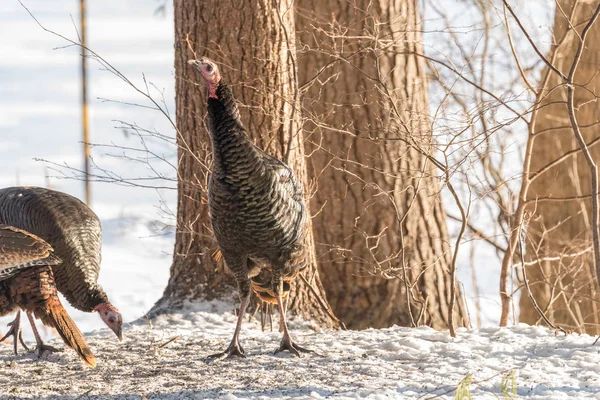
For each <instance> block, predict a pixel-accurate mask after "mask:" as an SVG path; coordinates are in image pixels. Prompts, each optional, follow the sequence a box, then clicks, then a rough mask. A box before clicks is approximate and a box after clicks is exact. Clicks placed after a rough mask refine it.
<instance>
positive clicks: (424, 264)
mask: <svg viewBox="0 0 600 400" xmlns="http://www.w3.org/2000/svg"><path fill="white" fill-rule="evenodd" d="M298 6H299V8H298V12H297V13H298V16H297V19H298V23H297V31H298V35H299V38H300V42H301V44H302V47H299V48H302V49H303V51H302V54H299V72H300V82H301V83H303V84H304V83H307V82H308V83H309V85H310V86H309V87H308V91H307V92H306V95H305V98H304V101H303V105H304V107H305V111H307V112H306V113H305V114H304V116H305V117H307V118H308V121H307V123H306V125H305V136H306V137H307V140H309V141H310V142H311V143H312V145H311V144H309V145H308V147H307V152H308V153H312V157H311V158H310V168H311V171H312V172H313V173H314V175H315V176H317V177H318V180H317V182H316V191H315V193H314V196H313V198H312V203H311V208H312V209H313V210H314V211H315V212H318V214H317V216H316V217H315V218H314V220H313V223H314V225H315V236H316V241H317V253H318V256H319V263H320V270H321V276H322V277H323V284H324V285H325V288H326V291H327V294H328V298H329V300H330V302H331V304H332V307H333V309H334V312H335V313H336V315H338V316H339V317H340V319H342V320H343V321H344V322H345V323H346V324H347V325H348V326H349V327H353V328H366V327H370V326H373V327H384V326H389V325H391V324H400V325H405V326H406V325H411V324H413V323H415V324H427V325H431V326H433V327H435V328H436V329H444V328H446V327H447V320H448V314H447V311H448V301H449V298H450V296H449V293H450V279H449V274H448V267H449V265H450V262H451V254H450V246H449V238H448V232H447V227H446V222H445V218H446V216H445V213H444V210H443V208H442V203H441V198H440V193H439V192H440V187H439V182H438V179H436V178H435V177H434V175H436V171H434V170H433V167H432V166H431V164H430V163H429V162H428V160H427V158H426V157H425V156H423V154H422V153H420V152H419V151H417V150H415V149H414V146H409V145H407V144H406V143H405V141H408V142H410V143H413V144H414V145H415V146H418V147H420V148H421V149H422V150H423V151H424V152H429V153H430V154H433V153H432V152H433V149H432V146H431V141H432V133H431V130H430V123H429V120H428V116H429V110H428V98H427V82H426V78H425V73H426V71H425V65H424V62H423V59H422V58H419V57H417V56H415V55H414V54H411V53H414V52H418V53H423V49H422V46H421V33H420V25H419V21H420V15H419V11H418V8H417V7H418V6H417V1H416V0H386V1H379V2H372V1H369V0H330V1H320V0H299V1H298ZM322 68H324V69H322ZM313 173H311V176H312V175H313ZM458 304H459V307H460V310H459V312H458V313H457V314H458V319H459V320H460V321H456V322H457V323H458V325H462V324H464V321H463V319H464V317H465V313H464V310H463V309H462V308H463V302H462V300H461V299H459V301H458ZM411 314H412V315H411ZM455 315H456V314H455Z"/></svg>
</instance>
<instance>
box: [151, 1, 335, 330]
mask: <svg viewBox="0 0 600 400" xmlns="http://www.w3.org/2000/svg"><path fill="white" fill-rule="evenodd" d="M292 4H293V1H292V0H280V1H277V2H273V1H272V0H252V1H244V2H236V1H233V0H218V1H217V0H213V1H207V0H195V1H183V0H175V1H174V9H175V78H176V107H177V110H176V112H177V127H178V130H179V134H178V138H177V139H178V140H177V142H178V145H179V166H178V174H179V175H178V178H179V185H178V189H179V193H178V210H177V221H178V222H177V225H178V227H177V228H178V229H177V235H176V243H175V252H174V257H173V265H172V267H171V278H170V280H169V284H168V286H167V288H166V289H165V293H164V296H163V298H162V299H161V300H160V301H159V303H157V305H156V306H155V309H157V308H162V307H163V306H164V305H169V306H173V305H175V306H176V305H178V304H181V302H182V301H183V300H188V299H212V298H215V297H219V296H221V295H223V294H227V293H235V286H234V285H233V279H232V278H231V277H230V275H229V274H228V273H226V272H225V271H224V266H223V265H222V263H217V262H215V261H214V260H213V259H212V258H211V253H212V252H213V251H214V250H215V249H216V243H215V241H214V239H213V235H212V232H211V229H210V221H209V215H208V207H207V198H206V187H207V181H208V176H209V167H210V155H211V148H210V141H209V137H208V133H207V131H206V126H205V114H206V93H205V91H206V88H205V87H204V86H203V85H202V84H201V83H200V82H199V77H198V75H197V73H196V72H195V71H194V70H193V69H192V68H190V66H189V65H188V64H187V61H188V60H189V59H192V58H199V57H201V56H208V57H210V58H212V59H214V60H215V61H217V62H218V63H220V69H221V74H222V76H223V79H224V80H226V81H227V82H228V83H229V84H230V86H231V87H232V89H233V92H234V95H235V96H236V99H237V100H238V101H239V102H240V103H241V104H240V111H241V119H242V122H243V123H244V125H245V127H246V128H247V131H248V134H249V135H250V137H251V139H252V140H254V141H255V143H256V144H257V145H259V146H260V147H261V148H263V149H265V150H267V151H268V152H269V153H271V154H273V155H275V156H277V157H279V158H285V157H284V156H285V155H286V154H288V153H289V156H288V160H287V161H288V164H289V165H290V166H291V167H292V168H293V169H294V171H295V174H296V176H297V177H298V178H299V179H300V180H301V181H302V182H304V183H305V184H306V182H307V175H306V162H305V157H304V144H303V143H304V139H303V134H302V130H301V126H300V123H299V122H300V112H299V109H298V107H297V104H298V95H297V80H296V66H295V64H294V63H295V51H296V49H295V32H294V22H295V21H294V9H293V7H292ZM307 252H308V255H307V259H308V260H309V268H308V271H307V272H306V273H304V274H303V276H304V278H305V279H306V281H305V280H304V279H300V278H298V279H297V282H296V285H295V289H294V290H293V291H292V293H291V296H290V301H289V305H288V309H290V310H291V311H292V312H295V313H297V314H300V315H302V316H304V317H310V318H313V319H315V320H317V321H318V322H319V323H321V324H322V326H328V325H331V324H332V319H331V318H330V317H329V316H328V315H327V313H326V312H325V310H324V307H323V306H322V305H325V306H326V305H327V301H326V299H325V294H324V292H323V288H322V286H321V282H320V279H319V275H318V272H317V268H316V259H315V250H314V239H313V236H312V228H309V234H308V238H307ZM306 282H309V283H310V286H309V285H308V284H307V283H306Z"/></svg>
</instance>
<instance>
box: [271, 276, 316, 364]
mask: <svg viewBox="0 0 600 400" xmlns="http://www.w3.org/2000/svg"><path fill="white" fill-rule="evenodd" d="M276 288H277V290H276V297H277V307H278V308H279V324H280V325H279V326H281V327H282V328H283V338H282V339H281V344H280V345H279V348H278V349H277V350H275V353H273V354H277V353H279V352H282V351H284V350H288V351H289V352H290V353H292V354H294V355H296V356H298V357H300V352H302V353H312V350H309V349H305V348H304V347H300V346H298V345H297V344H296V343H294V341H293V340H292V337H291V336H290V332H289V331H288V327H287V322H286V320H285V307H284V306H283V281H281V279H280V280H279V282H278V283H276Z"/></svg>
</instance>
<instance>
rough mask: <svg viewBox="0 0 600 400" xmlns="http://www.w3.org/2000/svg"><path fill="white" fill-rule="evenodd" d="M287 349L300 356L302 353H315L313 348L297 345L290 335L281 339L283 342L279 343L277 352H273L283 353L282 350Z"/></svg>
mask: <svg viewBox="0 0 600 400" xmlns="http://www.w3.org/2000/svg"><path fill="white" fill-rule="evenodd" d="M285 350H287V351H289V352H290V353H292V354H294V355H295V356H298V357H300V353H313V351H312V350H309V349H305V348H304V347H301V346H299V345H297V344H296V343H294V342H293V341H292V338H291V337H289V336H284V337H283V339H281V344H280V345H279V348H278V349H277V350H275V353H273V354H277V353H281V352H282V351H285Z"/></svg>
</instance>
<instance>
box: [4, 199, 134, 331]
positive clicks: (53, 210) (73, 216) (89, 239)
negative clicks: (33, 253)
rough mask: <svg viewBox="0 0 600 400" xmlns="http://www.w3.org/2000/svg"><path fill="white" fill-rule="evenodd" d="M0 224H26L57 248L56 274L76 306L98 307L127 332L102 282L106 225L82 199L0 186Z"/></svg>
mask: <svg viewBox="0 0 600 400" xmlns="http://www.w3.org/2000/svg"><path fill="white" fill-rule="evenodd" d="M0 224H6V225H12V226H15V227H17V228H20V229H24V230H26V231H28V232H31V233H33V234H34V235H37V236H39V237H40V238H42V239H44V240H45V241H46V242H48V243H49V244H50V245H51V246H52V247H53V248H54V254H56V255H57V256H58V257H59V258H60V259H61V260H62V265H61V266H60V268H56V269H55V271H54V276H55V279H56V286H57V288H58V290H59V291H60V292H61V293H62V294H63V295H64V296H65V298H66V299H67V301H68V302H69V303H70V304H71V305H72V306H73V307H75V308H76V309H78V310H81V311H84V312H95V311H96V312H98V314H100V317H101V318H102V320H103V321H104V323H105V324H106V325H107V326H108V327H109V328H110V329H111V330H112V331H113V332H114V333H115V334H116V335H117V337H118V338H119V340H122V339H123V336H122V318H121V314H120V313H119V311H118V310H117V309H116V308H115V307H114V306H113V305H112V304H111V303H110V302H109V301H108V296H107V295H106V293H105V292H104V289H103V288H102V286H100V285H99V284H98V275H99V273H100V261H101V254H100V252H101V246H102V242H101V241H102V228H101V226H100V220H99V219H98V217H97V216H96V214H94V212H93V211H92V210H91V209H90V208H89V207H88V206H87V205H85V204H84V203H82V202H81V201H80V200H79V199H77V198H75V197H73V196H70V195H68V194H66V193H62V192H58V191H55V190H50V189H45V188H40V187H10V188H6V189H0Z"/></svg>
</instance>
